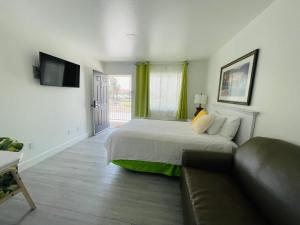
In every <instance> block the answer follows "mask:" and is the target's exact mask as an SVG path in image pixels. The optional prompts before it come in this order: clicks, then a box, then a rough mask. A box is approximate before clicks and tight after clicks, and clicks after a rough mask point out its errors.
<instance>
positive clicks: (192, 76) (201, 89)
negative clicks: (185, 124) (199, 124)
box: [188, 60, 207, 118]
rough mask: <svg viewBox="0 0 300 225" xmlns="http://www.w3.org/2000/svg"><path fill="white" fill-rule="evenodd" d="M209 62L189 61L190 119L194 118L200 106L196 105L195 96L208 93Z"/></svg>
mask: <svg viewBox="0 0 300 225" xmlns="http://www.w3.org/2000/svg"><path fill="white" fill-rule="evenodd" d="M206 77H207V61H206V60H195V61H189V65H188V117H189V118H192V117H193V116H194V113H195V111H196V107H198V105H195V104H194V96H195V94H200V93H206Z"/></svg>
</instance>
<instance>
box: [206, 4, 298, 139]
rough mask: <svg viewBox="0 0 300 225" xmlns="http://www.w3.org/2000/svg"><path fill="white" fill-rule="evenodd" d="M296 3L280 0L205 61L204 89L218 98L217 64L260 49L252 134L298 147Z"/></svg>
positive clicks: (221, 64) (212, 96) (253, 102)
mask: <svg viewBox="0 0 300 225" xmlns="http://www.w3.org/2000/svg"><path fill="white" fill-rule="evenodd" d="M299 9H300V1H298V0H278V1H276V2H274V3H273V4H272V5H271V6H270V7H269V8H267V9H266V10H265V11H264V12H263V13H262V14H261V15H259V16H258V17H257V18H255V19H254V20H253V21H252V22H251V23H250V24H249V25H248V26H247V27H245V28H244V29H243V30H242V31H241V32H240V33H238V34H237V35H236V36H235V37H234V38H233V39H232V40H231V41H229V42H228V43H227V44H225V45H224V46H223V47H222V48H221V49H220V50H219V51H218V52H216V53H215V54H214V55H213V56H212V57H211V58H210V60H209V68H208V78H207V91H208V95H209V97H210V104H211V103H215V102H216V99H217V91H218V82H219V75H220V74H219V73H220V68H221V66H223V65H225V64H227V63H228V62H231V61H232V60H234V59H236V58H238V57H240V56H242V55H244V54H245V53H248V52H250V51H252V50H254V49H256V48H259V49H260V56H259V59H258V67H257V73H256V77H255V83H254V91H253V95H252V97H253V98H252V104H251V106H250V107H245V108H249V109H253V110H257V111H259V112H260V115H259V117H258V121H257V123H256V128H255V135H256V136H268V137H274V138H280V139H284V140H288V141H291V142H294V143H297V144H300V138H299V134H300V117H299V110H300V101H299V97H300V72H299V62H300V61H299V59H300V58H299V52H300V39H299V37H300V24H299V21H300V13H299Z"/></svg>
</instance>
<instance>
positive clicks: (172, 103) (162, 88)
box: [149, 64, 182, 120]
mask: <svg viewBox="0 0 300 225" xmlns="http://www.w3.org/2000/svg"><path fill="white" fill-rule="evenodd" d="M181 79H182V65H181V64H169V65H159V64H154V65H151V67H150V93H149V94H150V97H149V98H150V116H151V118H153V119H166V120H173V119H174V120H175V119H176V113H177V109H178V101H179V95H180V89H181Z"/></svg>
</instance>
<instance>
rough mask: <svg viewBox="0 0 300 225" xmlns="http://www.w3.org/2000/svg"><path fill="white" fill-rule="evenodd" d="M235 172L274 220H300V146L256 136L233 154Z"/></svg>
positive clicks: (294, 224) (294, 223) (293, 223)
mask: <svg viewBox="0 0 300 225" xmlns="http://www.w3.org/2000/svg"><path fill="white" fill-rule="evenodd" d="M234 173H235V175H236V178H237V180H238V181H239V182H240V183H241V186H242V188H244V190H245V193H246V194H247V195H248V197H249V198H250V199H251V200H252V201H253V202H254V204H255V205H256V206H257V207H258V208H259V210H260V211H261V212H262V214H263V215H265V217H266V219H267V220H268V221H269V222H270V223H271V224H274V225H275V224H282V225H283V224H284V225H298V224H300V147H299V146H296V145H293V144H290V143H287V142H284V141H280V140H275V139H270V138H261V137H256V138H253V139H251V140H249V141H248V142H246V143H245V144H244V145H242V146H241V147H240V148H239V149H238V150H237V152H236V153H235V156H234Z"/></svg>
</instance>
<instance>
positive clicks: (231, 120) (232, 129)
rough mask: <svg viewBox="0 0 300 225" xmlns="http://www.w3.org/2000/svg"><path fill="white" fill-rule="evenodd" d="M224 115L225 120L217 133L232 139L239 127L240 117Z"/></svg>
mask: <svg viewBox="0 0 300 225" xmlns="http://www.w3.org/2000/svg"><path fill="white" fill-rule="evenodd" d="M224 116H225V117H226V120H225V123H224V125H223V127H222V128H221V130H220V132H219V134H220V135H221V136H223V137H225V138H227V139H228V140H232V139H233V138H234V137H235V135H236V132H237V131H238V129H239V127H240V123H241V118H239V117H236V116H228V115H224Z"/></svg>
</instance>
